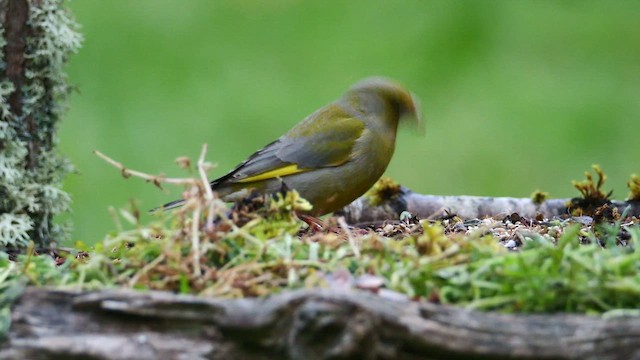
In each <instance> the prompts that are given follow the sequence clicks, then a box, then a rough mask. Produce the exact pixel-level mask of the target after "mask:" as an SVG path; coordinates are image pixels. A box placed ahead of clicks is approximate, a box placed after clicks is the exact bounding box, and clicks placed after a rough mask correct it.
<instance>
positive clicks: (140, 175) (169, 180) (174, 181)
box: [93, 150, 197, 187]
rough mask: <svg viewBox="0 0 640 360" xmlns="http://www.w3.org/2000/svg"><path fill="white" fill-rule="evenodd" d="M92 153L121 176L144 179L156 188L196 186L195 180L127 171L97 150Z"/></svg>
mask: <svg viewBox="0 0 640 360" xmlns="http://www.w3.org/2000/svg"><path fill="white" fill-rule="evenodd" d="M93 153H94V154H96V155H97V156H98V157H99V158H101V159H102V160H104V161H106V162H107V163H109V164H111V165H113V166H114V167H116V168H118V169H120V172H121V173H122V176H123V177H125V178H128V177H130V176H135V177H138V178H141V179H144V180H146V181H149V182H152V183H153V184H154V185H156V186H158V187H160V184H161V183H167V184H177V185H196V184H197V180H195V179H190V178H166V177H164V176H160V175H150V174H147V173H143V172H141V171H136V170H130V169H127V168H126V167H124V165H122V164H121V163H119V162H117V161H115V160H113V159H112V158H110V157H108V156H107V155H105V154H103V153H101V152H100V151H98V150H94V151H93Z"/></svg>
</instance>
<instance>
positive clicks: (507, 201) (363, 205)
mask: <svg viewBox="0 0 640 360" xmlns="http://www.w3.org/2000/svg"><path fill="white" fill-rule="evenodd" d="M571 200H572V199H549V200H546V201H543V202H542V203H539V204H536V203H534V202H533V200H531V199H529V198H510V197H482V196H440V195H424V194H418V193H415V192H413V191H411V190H410V189H407V188H406V187H404V186H402V187H400V191H399V192H398V193H397V194H395V195H394V197H393V198H391V199H389V200H387V201H385V202H384V203H382V204H379V205H372V204H371V203H370V202H369V199H368V198H367V197H366V196H363V197H360V198H359V199H357V200H356V201H354V202H352V203H351V204H349V205H347V206H346V207H344V208H343V209H342V210H340V211H339V212H338V215H342V216H344V217H345V220H346V221H347V222H348V223H349V224H364V223H377V222H381V221H388V220H397V219H399V217H400V214H401V213H402V212H403V211H408V212H410V213H411V214H412V215H414V216H417V217H418V218H421V219H438V218H443V217H446V216H448V215H449V214H453V215H457V216H460V217H461V218H463V219H475V218H485V217H494V216H506V215H509V214H512V213H518V214H519V215H520V216H522V217H524V218H534V217H536V216H537V215H538V214H540V215H542V216H543V217H544V218H547V219H548V218H553V217H556V216H562V215H568V214H569V209H568V206H567V205H568V204H569V203H570V202H571ZM610 205H611V206H612V207H615V208H617V209H618V212H619V213H620V214H622V213H623V212H624V211H625V210H627V208H628V210H627V215H628V216H640V201H615V200H614V201H611V204H610Z"/></svg>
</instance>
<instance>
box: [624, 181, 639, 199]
mask: <svg viewBox="0 0 640 360" xmlns="http://www.w3.org/2000/svg"><path fill="white" fill-rule="evenodd" d="M627 186H628V187H629V198H628V200H629V201H640V177H639V176H638V175H636V174H633V175H631V179H629V181H628V182H627Z"/></svg>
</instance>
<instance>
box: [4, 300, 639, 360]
mask: <svg viewBox="0 0 640 360" xmlns="http://www.w3.org/2000/svg"><path fill="white" fill-rule="evenodd" d="M12 319H13V324H12V326H11V329H10V332H9V335H8V338H6V339H5V340H4V341H3V342H2V343H0V358H2V359H35V358H37V359H62V358H64V359H69V358H74V359H80V358H81V359H140V360H143V359H276V358H278V359H287V358H288V359H489V358H490V359H621V360H622V359H625V360H628V359H640V318H638V317H611V318H603V317H599V316H582V315H570V314H556V315H507V314H495V313H481V312H474V311H468V310H465V309H461V308H455V307H449V306H442V305H435V304H430V303H420V302H410V301H399V300H391V299H385V298H383V297H380V296H377V295H374V294H371V293H366V292H358V291H348V292H335V291H329V290H312V291H311V290H302V291H293V292H284V293H282V294H279V295H275V296H272V297H269V298H265V299H237V300H229V299H226V300H225V299H207V298H199V297H194V296H184V295H174V294H170V293H163V292H148V293H142V292H135V291H131V290H126V291H102V292H88V293H82V292H73V291H57V290H45V289H36V288H29V289H27V290H26V292H25V293H24V294H23V296H22V297H21V298H20V300H19V301H18V302H17V303H16V304H14V307H13V312H12Z"/></svg>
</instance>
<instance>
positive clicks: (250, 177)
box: [212, 104, 365, 185]
mask: <svg viewBox="0 0 640 360" xmlns="http://www.w3.org/2000/svg"><path fill="white" fill-rule="evenodd" d="M364 130H365V125H364V122H363V121H362V120H359V119H357V118H356V117H354V116H353V115H352V114H349V113H348V112H347V111H345V110H344V109H342V108H341V107H340V106H338V105H335V104H332V105H329V106H327V107H325V108H323V109H320V110H318V111H317V112H315V113H314V114H312V115H310V116H309V117H308V118H307V119H305V120H304V121H302V122H301V123H300V124H298V125H296V126H295V127H294V128H293V129H291V130H290V131H289V132H288V133H287V134H286V135H284V136H283V137H281V138H280V139H278V140H276V141H274V142H272V143H271V144H269V145H267V146H265V147H264V148H263V149H261V150H259V151H257V152H255V153H254V154H253V155H251V156H250V157H249V158H248V159H247V160H246V161H244V162H243V163H242V164H240V165H238V166H237V167H236V168H235V169H234V170H232V171H231V172H230V173H228V174H227V175H225V176H223V177H221V178H219V179H217V180H214V181H213V182H212V185H216V184H219V183H222V182H232V183H249V182H255V181H261V180H266V179H271V178H277V177H284V176H288V175H293V174H296V173H300V172H304V171H309V170H312V169H316V168H322V167H330V166H338V165H341V164H344V163H345V162H347V161H349V160H350V159H351V156H352V150H353V146H354V145H355V142H356V141H357V140H358V139H359V138H360V136H361V135H362V133H363V132H364Z"/></svg>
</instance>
